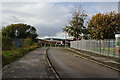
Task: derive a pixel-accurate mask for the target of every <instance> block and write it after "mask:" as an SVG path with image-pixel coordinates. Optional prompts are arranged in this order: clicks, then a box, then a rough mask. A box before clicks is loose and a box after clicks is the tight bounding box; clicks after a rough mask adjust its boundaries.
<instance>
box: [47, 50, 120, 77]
mask: <svg viewBox="0 0 120 80" xmlns="http://www.w3.org/2000/svg"><path fill="white" fill-rule="evenodd" d="M69 53H72V52H70V51H66V50H65V49H64V48H50V49H49V50H48V57H49V59H50V61H51V63H52V65H53V66H54V68H55V70H56V71H57V73H58V74H59V76H60V77H61V78H118V77H119V75H118V74H119V73H118V72H117V71H115V70H112V69H110V68H107V67H104V66H101V65H99V64H96V63H93V62H90V61H87V60H85V59H82V58H80V57H76V56H73V55H72V54H69Z"/></svg>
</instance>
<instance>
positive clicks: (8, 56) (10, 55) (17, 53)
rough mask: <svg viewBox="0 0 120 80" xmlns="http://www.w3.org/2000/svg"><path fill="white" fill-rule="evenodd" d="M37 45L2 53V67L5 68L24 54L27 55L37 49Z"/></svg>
mask: <svg viewBox="0 0 120 80" xmlns="http://www.w3.org/2000/svg"><path fill="white" fill-rule="evenodd" d="M38 47H39V46H38V45H34V46H30V47H25V48H23V47H20V48H16V49H13V50H7V51H2V66H5V65H7V64H9V63H11V62H13V61H15V60H17V59H19V58H20V57H22V56H24V55H25V54H27V53H28V52H30V51H32V50H34V49H36V48H38Z"/></svg>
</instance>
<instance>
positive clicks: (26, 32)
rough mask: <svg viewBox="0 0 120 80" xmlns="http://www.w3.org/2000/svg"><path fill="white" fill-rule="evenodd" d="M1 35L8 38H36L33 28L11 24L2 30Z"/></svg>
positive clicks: (20, 24)
mask: <svg viewBox="0 0 120 80" xmlns="http://www.w3.org/2000/svg"><path fill="white" fill-rule="evenodd" d="M2 35H3V36H8V37H10V38H23V39H25V38H27V37H29V38H31V39H33V40H35V38H36V37H37V36H38V35H37V33H36V29H35V28H34V27H33V26H30V25H27V24H22V23H19V24H11V25H7V26H6V27H4V28H3V29H2Z"/></svg>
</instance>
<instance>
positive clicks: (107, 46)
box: [70, 40, 119, 57]
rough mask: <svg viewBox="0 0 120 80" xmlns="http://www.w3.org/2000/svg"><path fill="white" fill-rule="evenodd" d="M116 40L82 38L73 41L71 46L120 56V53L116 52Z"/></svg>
mask: <svg viewBox="0 0 120 80" xmlns="http://www.w3.org/2000/svg"><path fill="white" fill-rule="evenodd" d="M115 42H116V41H115V40H80V41H71V42H70V47H71V48H75V49H80V50H85V51H90V52H94V53H97V54H102V55H106V56H112V57H119V54H117V53H116V46H115Z"/></svg>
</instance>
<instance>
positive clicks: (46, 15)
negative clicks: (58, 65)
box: [0, 2, 118, 38]
mask: <svg viewBox="0 0 120 80" xmlns="http://www.w3.org/2000/svg"><path fill="white" fill-rule="evenodd" d="M76 5H81V7H82V8H83V9H84V10H85V11H86V12H87V14H88V16H89V17H91V16H92V15H95V14H97V13H99V12H100V13H105V12H110V11H116V12H118V3H117V2H3V3H2V9H0V11H2V14H0V15H1V16H2V20H0V23H2V26H6V25H8V24H12V23H26V24H29V25H32V26H34V27H35V28H36V29H37V33H38V35H39V37H40V38H43V37H48V36H49V37H60V38H64V33H63V31H62V28H63V27H65V25H67V24H68V20H69V18H70V17H71V11H72V10H73V7H74V6H76Z"/></svg>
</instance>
